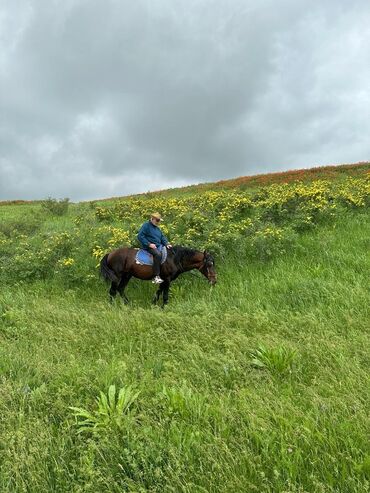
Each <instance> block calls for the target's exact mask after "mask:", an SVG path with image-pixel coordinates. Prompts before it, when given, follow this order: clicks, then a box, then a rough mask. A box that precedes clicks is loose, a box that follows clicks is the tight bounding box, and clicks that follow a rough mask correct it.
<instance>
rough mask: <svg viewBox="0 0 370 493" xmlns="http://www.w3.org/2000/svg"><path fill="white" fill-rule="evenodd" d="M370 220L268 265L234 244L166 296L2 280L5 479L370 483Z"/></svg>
mask: <svg viewBox="0 0 370 493" xmlns="http://www.w3.org/2000/svg"><path fill="white" fill-rule="evenodd" d="M22 207H26V206H22ZM60 220H62V221H64V220H65V219H64V217H63V218H60ZM369 229H370V228H369V220H368V215H366V214H365V213H364V214H362V213H353V214H352V213H350V212H348V213H347V214H346V215H343V216H340V217H338V218H337V220H336V222H335V223H334V224H332V225H327V226H323V227H322V228H321V229H317V230H315V231H313V232H310V233H307V234H303V235H301V236H300V239H299V242H298V244H297V245H296V247H295V248H294V249H292V250H288V251H287V252H286V253H285V254H282V255H280V256H279V257H277V258H275V259H273V260H272V261H270V262H261V261H259V260H253V259H249V260H248V261H247V260H246V259H245V258H244V257H242V256H239V255H238V253H237V252H236V253H234V254H232V255H230V256H229V257H228V258H227V259H225V260H224V261H222V262H218V265H217V268H218V273H219V283H218V285H217V286H216V287H215V288H214V289H210V288H209V287H208V285H207V284H206V283H205V282H204V281H203V280H202V279H197V278H195V277H193V276H190V275H184V276H183V277H180V278H179V279H178V281H176V283H175V284H174V285H173V289H172V295H171V303H170V305H169V307H168V309H166V310H164V311H163V310H160V309H157V308H153V307H152V306H151V305H150V299H151V294H152V291H153V289H154V288H153V286H152V285H151V284H145V283H141V282H139V281H135V280H134V281H133V282H132V283H131V284H130V285H129V287H128V290H127V292H128V296H129V298H130V299H131V303H130V305H129V306H125V305H123V304H121V303H120V302H119V301H117V302H116V303H114V304H113V305H110V304H109V303H108V300H107V295H106V294H107V292H106V287H105V285H104V284H103V283H102V282H101V281H99V280H98V279H94V280H92V281H89V282H88V283H84V282H81V284H80V285H77V286H74V287H73V289H72V288H71V289H66V287H65V285H64V284H61V283H60V282H59V281H58V279H57V278H56V279H54V280H52V279H50V280H48V281H47V282H46V281H42V280H40V281H36V282H34V283H32V284H28V283H18V284H17V285H14V284H10V283H9V284H8V285H3V286H2V289H1V293H0V419H1V423H0V491H1V492H4V493H5V492H7V493H8V492H9V493H10V492H12V493H13V492H17V493H18V492H19V493H20V492H22V493H23V492H27V493H40V492H76V493H77V492H79V493H80V492H81V493H82V492H84V493H86V492H91V493H93V492H94V493H96V492H99V493H101V492H107V493H108V492H109V493H113V492H114V493H118V492H122V491H130V492H176V493H177V492H254V491H255V492H271V493H272V492H273V493H276V492H289V493H298V492H299V493H303V492H312V493H317V492H322V493H328V492H329V493H330V492H336V493H346V492H353V493H354V492H356V493H363V492H365V491H367V490H368V488H369V460H370V459H369V448H368V435H367V432H368V429H369V418H368V410H369V392H368V390H369V369H370V364H369V357H368V347H369V338H368V329H369V308H368V307H369V306H370V303H369V290H368V288H369V284H368V279H369V276H368V274H369V267H370V266H369V257H368V247H369V244H368V238H369V237H370V236H369V232H370V231H369ZM254 360H255V361H254ZM258 362H259V363H258ZM256 363H257V364H256ZM113 385H114V386H115V390H116V389H117V394H118V389H121V388H124V389H135V391H133V390H132V391H130V392H131V394H130V395H131V397H134V398H135V399H133V407H130V409H128V410H127V412H126V411H124V406H123V407H122V413H121V412H120V411H119V409H120V408H119V406H120V404H119V400H118V395H115V396H113V390H112V387H111V386H113ZM122 395H123V394H122ZM99 396H100V397H99ZM102 396H107V397H105V399H106V406H105V404H104V403H105V400H104V397H102ZM129 397H130V396H129ZM122 398H123V397H122ZM102 403H103V404H102ZM101 406H103V407H101ZM104 406H105V407H104ZM109 406H111V407H109ZM71 407H74V408H80V410H82V411H85V412H87V413H88V417H90V418H91V419H92V421H90V424H91V426H90V430H89V426H87V429H86V430H85V431H84V433H79V431H80V429H81V428H80V427H79V422H80V421H79V417H78V416H77V418H76V416H75V415H74V413H73V412H72V411H71V409H70V408H71ZM82 411H81V412H82ZM76 412H77V414H78V411H76ZM99 413H100V414H99ZM85 417H86V416H85ZM99 419H100V421H99ZM94 420H95V421H94ZM96 423H100V425H99V426H98V428H99V432H98V433H96V432H94V431H93V428H94V425H96ZM102 423H103V424H102ZM112 423H113V424H112ZM114 423H120V425H119V426H116V425H115V424H114Z"/></svg>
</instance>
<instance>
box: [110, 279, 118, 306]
mask: <svg viewBox="0 0 370 493" xmlns="http://www.w3.org/2000/svg"><path fill="white" fill-rule="evenodd" d="M117 288H118V285H117V283H116V282H114V281H112V285H111V287H110V290H109V296H110V301H111V302H112V301H113V300H114V298H115V296H116V294H117Z"/></svg>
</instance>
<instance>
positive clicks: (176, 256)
mask: <svg viewBox="0 0 370 493" xmlns="http://www.w3.org/2000/svg"><path fill="white" fill-rule="evenodd" d="M136 253H137V248H118V249H117V250H113V251H112V252H110V253H107V254H106V255H105V256H104V257H103V258H102V259H101V262H100V273H101V275H102V276H103V277H104V278H105V279H106V280H107V281H112V285H111V288H110V290H109V294H110V297H111V300H113V298H114V297H115V296H116V294H117V292H118V293H119V294H120V295H121V297H122V299H123V300H124V301H125V302H126V303H127V302H128V299H127V296H126V295H125V288H126V286H127V284H128V282H129V281H130V279H131V277H136V278H137V279H142V280H144V281H149V280H150V279H152V278H153V267H152V266H151V265H141V264H137V263H136V260H135V256H136ZM193 269H198V270H199V271H200V272H201V273H202V274H203V275H204V276H205V277H206V278H207V279H208V281H209V282H210V284H211V285H214V284H216V282H217V274H216V271H215V261H214V259H213V257H212V255H211V254H210V253H209V252H207V251H204V252H200V251H198V250H193V249H191V248H186V247H182V246H174V247H172V248H170V249H168V254H167V259H166V261H165V262H164V263H163V264H162V265H161V277H162V279H163V281H164V282H163V283H162V284H160V286H159V288H158V290H157V292H156V294H155V296H154V298H153V303H157V302H158V301H159V298H160V296H161V295H162V296H163V306H165V305H166V304H167V303H168V293H169V289H170V284H171V282H172V281H174V280H175V279H176V278H177V277H178V276H179V275H180V274H183V273H184V272H188V271H190V270H193Z"/></svg>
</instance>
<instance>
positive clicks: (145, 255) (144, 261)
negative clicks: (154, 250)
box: [135, 245, 167, 265]
mask: <svg viewBox="0 0 370 493" xmlns="http://www.w3.org/2000/svg"><path fill="white" fill-rule="evenodd" d="M158 250H159V251H160V252H161V254H162V259H161V264H164V263H165V261H166V259H167V248H166V247H164V246H163V245H160V247H159V248H158ZM135 262H136V263H137V264H140V265H153V255H152V254H151V253H149V252H148V251H147V250H144V249H143V248H140V249H139V250H138V252H137V254H136V255H135Z"/></svg>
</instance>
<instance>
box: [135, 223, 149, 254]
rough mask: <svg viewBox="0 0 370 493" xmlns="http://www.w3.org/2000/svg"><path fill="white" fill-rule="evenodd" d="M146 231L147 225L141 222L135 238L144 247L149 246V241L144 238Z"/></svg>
mask: <svg viewBox="0 0 370 493" xmlns="http://www.w3.org/2000/svg"><path fill="white" fill-rule="evenodd" d="M146 233H147V225H146V224H143V225H142V226H141V228H140V231H139V234H138V235H137V239H138V240H139V241H140V243H141V244H142V245H143V247H144V248H147V247H148V246H149V241H148V240H147V238H146Z"/></svg>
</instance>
